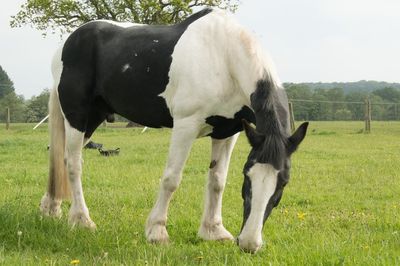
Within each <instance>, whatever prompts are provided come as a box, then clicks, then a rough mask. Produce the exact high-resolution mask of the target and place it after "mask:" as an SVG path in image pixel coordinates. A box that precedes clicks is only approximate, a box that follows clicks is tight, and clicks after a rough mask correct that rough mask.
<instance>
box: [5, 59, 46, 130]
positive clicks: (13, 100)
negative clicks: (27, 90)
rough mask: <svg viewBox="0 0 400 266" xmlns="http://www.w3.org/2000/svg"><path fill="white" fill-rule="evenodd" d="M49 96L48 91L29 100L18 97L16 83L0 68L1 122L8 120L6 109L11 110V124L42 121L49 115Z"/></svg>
mask: <svg viewBox="0 0 400 266" xmlns="http://www.w3.org/2000/svg"><path fill="white" fill-rule="evenodd" d="M49 95H50V93H49V90H47V89H45V90H43V91H42V93H40V94H39V95H38V96H33V97H32V98H30V99H28V100H26V99H25V98H24V96H22V95H17V94H16V92H15V88H14V83H13V82H12V80H11V79H10V78H9V76H8V75H7V72H6V71H5V70H4V69H3V68H2V67H1V66H0V122H5V121H6V119H7V117H6V108H10V113H11V115H10V116H11V122H13V123H29V122H38V121H40V120H41V119H42V118H44V117H45V116H46V115H47V114H48V107H47V103H48V101H49Z"/></svg>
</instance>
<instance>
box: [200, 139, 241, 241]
mask: <svg viewBox="0 0 400 266" xmlns="http://www.w3.org/2000/svg"><path fill="white" fill-rule="evenodd" d="M238 136H239V133H237V134H236V135H234V136H232V137H230V138H227V139H223V140H217V139H212V151H211V164H210V170H209V172H208V184H207V188H206V196H205V203H204V212H203V218H202V222H201V226H200V229H199V233H198V235H199V236H200V237H201V238H203V239H205V240H233V236H232V235H231V233H229V232H228V231H227V230H226V229H225V227H224V226H223V224H222V215H221V210H222V194H223V192H224V187H225V182H226V176H227V174H228V167H229V161H230V158H231V154H232V150H233V147H234V145H235V143H236V140H237V138H238Z"/></svg>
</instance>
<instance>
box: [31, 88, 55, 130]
mask: <svg viewBox="0 0 400 266" xmlns="http://www.w3.org/2000/svg"><path fill="white" fill-rule="evenodd" d="M49 98H50V91H49V90H48V89H45V90H43V92H42V93H41V94H40V95H39V96H33V97H32V98H31V99H30V100H29V101H28V104H27V111H26V122H39V121H40V120H41V119H43V118H44V117H45V116H46V115H47V114H48V112H49V111H48V105H47V103H48V102H49Z"/></svg>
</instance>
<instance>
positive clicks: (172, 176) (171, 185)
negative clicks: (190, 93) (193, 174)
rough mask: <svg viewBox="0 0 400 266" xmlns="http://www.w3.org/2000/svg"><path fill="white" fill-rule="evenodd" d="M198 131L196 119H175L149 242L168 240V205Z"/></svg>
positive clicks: (148, 229) (149, 223) (150, 222)
mask: <svg viewBox="0 0 400 266" xmlns="http://www.w3.org/2000/svg"><path fill="white" fill-rule="evenodd" d="M198 133H199V129H198V123H197V122H196V121H193V120H191V119H189V118H187V119H183V120H177V121H174V128H173V130H172V136H171V143H170V148H169V155H168V162H167V166H166V168H165V170H164V175H163V177H162V180H161V185H160V191H159V194H158V199H157V202H156V204H155V205H154V207H153V209H152V211H151V213H150V215H149V217H148V219H147V223H146V237H147V240H148V241H149V242H153V243H166V242H168V232H167V229H166V227H165V226H166V222H167V212H168V205H169V202H170V200H171V197H172V194H173V193H174V191H175V190H176V189H177V188H178V186H179V183H180V181H181V177H182V170H183V167H184V164H185V162H186V159H187V157H188V155H189V151H190V148H191V147H192V143H193V141H194V140H195V139H196V137H197V135H198Z"/></svg>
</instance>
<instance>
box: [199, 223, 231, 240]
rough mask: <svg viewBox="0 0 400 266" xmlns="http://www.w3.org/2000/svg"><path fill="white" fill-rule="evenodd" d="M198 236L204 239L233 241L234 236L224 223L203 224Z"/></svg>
mask: <svg viewBox="0 0 400 266" xmlns="http://www.w3.org/2000/svg"><path fill="white" fill-rule="evenodd" d="M198 236H199V237H200V238H201V239H204V240H212V241H233V240H234V237H233V236H232V234H231V233H229V231H228V230H226V229H225V227H224V226H223V225H222V224H216V225H202V226H201V227H200V229H199V232H198Z"/></svg>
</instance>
